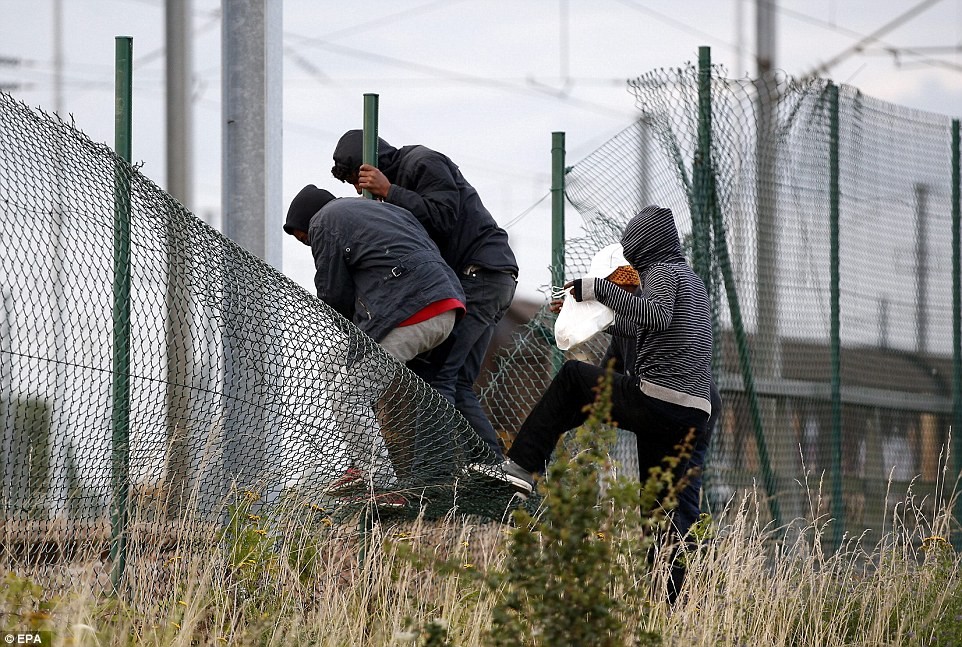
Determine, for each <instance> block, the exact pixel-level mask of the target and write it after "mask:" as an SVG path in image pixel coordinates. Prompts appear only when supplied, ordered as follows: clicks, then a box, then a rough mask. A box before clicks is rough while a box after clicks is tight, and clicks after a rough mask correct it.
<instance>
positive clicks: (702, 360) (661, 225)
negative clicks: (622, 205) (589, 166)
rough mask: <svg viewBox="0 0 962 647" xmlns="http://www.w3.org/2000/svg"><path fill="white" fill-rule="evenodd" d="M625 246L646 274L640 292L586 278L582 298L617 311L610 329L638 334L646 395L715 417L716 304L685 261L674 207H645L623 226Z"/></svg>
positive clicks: (637, 372) (638, 362) (634, 264)
mask: <svg viewBox="0 0 962 647" xmlns="http://www.w3.org/2000/svg"><path fill="white" fill-rule="evenodd" d="M621 246H622V248H623V250H624V255H625V259H627V261H628V262H629V263H631V265H632V267H634V268H635V270H636V271H637V272H638V276H639V277H640V278H641V291H640V294H639V293H636V294H629V293H627V292H625V291H624V290H623V289H621V288H620V287H618V286H617V285H615V284H614V283H612V282H611V281H607V280H605V279H603V278H597V277H596V278H594V280H587V279H586V280H584V281H583V282H582V286H581V297H582V300H588V299H595V300H597V301H600V302H601V303H603V304H605V305H606V306H608V307H609V308H611V309H612V310H614V311H615V321H614V323H613V324H612V326H611V328H609V332H611V333H612V334H614V335H620V336H624V337H627V336H634V337H635V338H636V343H637V348H638V352H637V354H636V356H635V366H634V374H635V375H637V376H638V377H639V378H640V379H641V390H642V392H644V393H645V394H646V395H648V396H650V397H653V398H657V399H659V400H663V401H665V402H670V403H673V404H677V405H681V406H684V407H691V408H694V409H700V410H702V411H704V412H706V413H709V414H710V413H711V399H710V398H711V395H710V389H711V379H712V377H711V356H712V323H711V306H710V303H709V300H708V293H707V291H706V290H705V285H704V283H703V282H702V280H701V279H700V278H699V277H698V275H696V274H695V273H694V272H693V271H692V269H691V267H689V265H688V263H687V262H686V261H685V256H684V254H683V253H682V251H681V244H680V242H679V240H678V230H677V229H676V228H675V220H674V217H673V216H672V213H671V210H670V209H666V208H663V207H658V206H654V205H653V206H649V207H645V208H644V209H642V210H641V212H640V213H639V214H638V215H637V216H635V217H634V218H632V219H631V221H630V222H629V223H628V225H627V226H626V227H625V231H624V234H623V235H622V237H621Z"/></svg>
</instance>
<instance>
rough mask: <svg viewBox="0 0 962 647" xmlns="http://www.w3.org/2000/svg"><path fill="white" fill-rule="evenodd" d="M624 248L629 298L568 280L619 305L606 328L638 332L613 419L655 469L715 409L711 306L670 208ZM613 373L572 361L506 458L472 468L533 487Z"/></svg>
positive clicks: (643, 465) (577, 293) (590, 281)
mask: <svg viewBox="0 0 962 647" xmlns="http://www.w3.org/2000/svg"><path fill="white" fill-rule="evenodd" d="M621 245H622V248H623V251H624V255H625V259H627V260H628V262H629V263H631V266H632V267H633V268H634V269H635V270H636V271H637V272H638V276H639V278H640V280H641V291H640V293H636V294H630V293H628V292H626V291H625V290H623V289H622V288H620V287H618V286H617V285H615V284H614V283H612V282H611V281H608V280H606V279H603V278H586V279H577V280H575V281H572V282H571V283H570V284H569V285H570V287H571V289H572V290H573V294H574V297H575V299H576V300H578V301H584V300H597V301H600V302H601V303H604V304H605V305H607V306H608V307H609V308H611V309H612V310H614V311H615V321H614V323H613V324H612V326H611V327H610V328H609V330H608V332H610V333H612V334H613V335H619V336H633V337H634V338H635V344H636V350H635V354H634V366H633V367H631V371H630V373H615V374H614V376H613V384H612V396H611V400H612V401H611V405H612V406H611V417H612V420H613V421H614V422H615V423H617V425H618V427H619V428H621V429H625V430H628V431H631V432H633V433H635V434H637V435H638V436H639V442H638V447H639V456H638V463H639V470H640V472H641V474H642V475H646V474H647V473H648V468H649V467H651V466H656V465H658V464H660V462H661V460H662V459H663V458H664V457H666V456H670V455H672V454H674V453H675V447H676V446H677V445H679V444H680V443H682V441H683V440H684V439H685V438H686V436H687V435H688V433H689V432H690V431H692V430H694V434H695V437H694V443H695V445H696V446H697V445H699V441H700V440H701V439H702V438H703V437H704V435H705V434H706V433H707V423H708V418H709V415H710V414H711V412H712V405H711V400H712V394H711V390H712V374H711V358H712V322H711V307H710V302H709V299H708V293H707V291H706V290H705V285H704V283H703V282H702V280H701V279H700V278H699V277H698V276H697V275H696V274H695V273H694V272H693V271H692V269H691V267H689V265H688V263H687V262H686V260H685V257H684V254H683V253H682V250H681V244H680V241H679V239H678V231H677V229H676V227H675V222H674V218H673V216H672V213H671V210H670V209H665V208H662V207H658V206H649V207H645V208H644V209H642V210H641V212H640V213H639V214H638V215H636V216H635V217H634V218H632V219H631V221H630V222H629V223H628V225H627V226H626V227H625V231H624V233H623V235H622V238H621ZM605 370H606V369H605V368H604V367H601V366H596V365H594V364H588V363H586V362H580V361H574V360H572V361H568V362H566V363H565V364H564V365H563V366H562V368H561V370H560V371H559V372H558V374H557V375H556V376H555V378H554V379H553V380H552V382H551V384H550V385H549V386H548V389H547V390H546V391H545V393H544V395H543V396H542V397H541V400H540V401H539V402H538V404H537V405H535V407H534V409H533V410H532V411H531V413H530V414H529V415H528V417H527V419H526V420H525V421H524V423H523V424H522V425H521V429H520V430H519V432H518V436H517V438H515V441H514V443H513V444H512V445H511V449H510V450H509V451H508V456H509V458H508V460H505V461H504V462H503V463H501V464H500V465H472V466H471V467H470V469H472V470H474V471H477V472H480V473H482V474H485V475H487V476H489V477H492V478H496V479H498V480H501V481H504V482H506V483H508V484H510V485H511V486H512V487H514V488H515V489H516V490H517V491H518V492H520V493H522V494H528V493H530V492H531V491H532V489H533V478H532V474H533V473H535V472H544V471H545V468H546V466H547V463H548V461H549V460H550V458H551V454H552V453H553V452H554V448H555V445H556V444H557V442H558V440H559V438H561V436H562V434H564V433H565V432H566V431H569V430H571V429H574V428H576V427H578V426H579V425H581V424H582V423H583V422H584V421H585V420H586V418H587V414H586V413H585V410H584V407H585V405H586V404H589V403H591V402H593V401H594V398H595V393H594V388H595V386H597V384H598V381H599V379H601V377H602V376H603V375H604V373H605ZM642 450H644V451H642ZM679 476H681V475H679Z"/></svg>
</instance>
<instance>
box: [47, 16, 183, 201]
mask: <svg viewBox="0 0 962 647" xmlns="http://www.w3.org/2000/svg"><path fill="white" fill-rule="evenodd" d="M58 1H59V0H58ZM191 4H192V3H191V0H166V2H165V3H164V13H165V18H166V34H165V35H166V46H165V52H166V61H167V69H166V80H167V193H169V194H170V195H172V196H174V197H175V198H177V200H178V201H179V202H180V203H181V204H182V205H184V206H185V207H187V208H188V209H189V208H190V207H191V203H192V201H193V195H192V188H193V187H192V179H193V164H192V159H191V157H192V156H191V152H192V150H191V137H192V135H193V123H192V122H193V120H192V119H191V110H190V80H191V70H192V65H191V52H192V43H191V28H190V10H191Z"/></svg>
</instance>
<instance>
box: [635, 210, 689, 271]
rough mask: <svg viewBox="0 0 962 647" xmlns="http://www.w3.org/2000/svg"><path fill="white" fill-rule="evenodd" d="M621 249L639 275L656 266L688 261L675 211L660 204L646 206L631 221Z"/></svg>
mask: <svg viewBox="0 0 962 647" xmlns="http://www.w3.org/2000/svg"><path fill="white" fill-rule="evenodd" d="M621 247H622V249H623V250H624V254H625V258H626V259H627V260H628V262H629V263H631V265H632V267H634V268H635V269H636V270H638V271H639V272H644V271H645V270H646V269H648V268H649V267H650V266H651V265H652V264H654V263H674V262H682V263H683V262H684V261H685V255H684V254H683V253H682V251H681V242H680V241H679V240H678V229H677V228H676V227H675V218H674V216H672V214H671V209H666V208H665V207H659V206H658V205H651V206H648V207H645V208H644V209H642V210H641V211H640V212H639V213H638V215H637V216H635V217H634V218H632V219H631V220H630V221H629V222H628V225H627V226H626V227H625V232H624V234H622V236H621Z"/></svg>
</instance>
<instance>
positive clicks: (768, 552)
mask: <svg viewBox="0 0 962 647" xmlns="http://www.w3.org/2000/svg"><path fill="white" fill-rule="evenodd" d="M917 503H918V502H915V501H914V500H913V499H912V496H911V493H910V494H909V495H908V496H906V497H905V498H904V500H903V501H900V502H898V503H897V504H894V505H892V506H891V510H890V513H889V520H890V525H889V526H888V528H887V529H886V531H885V532H884V534H883V535H882V536H881V538H880V539H878V540H877V541H875V542H874V543H872V544H871V545H866V544H867V541H868V539H867V537H855V538H849V539H848V540H847V541H846V543H845V544H844V545H843V546H842V548H841V549H840V550H838V551H827V550H825V549H824V548H823V547H824V546H825V545H827V540H826V537H827V536H828V534H827V530H828V529H829V528H830V524H829V522H828V521H827V520H826V519H824V518H822V517H820V516H818V510H819V507H820V506H819V505H817V504H813V515H812V516H813V519H810V520H808V521H806V522H801V521H799V522H796V523H795V524H793V525H792V526H791V528H777V529H776V528H770V527H766V526H764V525H763V524H762V522H761V521H760V519H761V516H760V512H759V509H760V508H763V507H764V506H760V505H759V503H758V502H757V501H756V499H755V498H754V496H753V494H752V493H747V494H745V495H744V496H743V498H741V499H740V500H738V501H737V502H735V503H733V504H732V505H731V506H729V508H728V509H727V510H725V511H723V512H721V513H720V514H719V515H718V516H717V518H716V519H715V522H714V529H715V536H714V537H713V538H711V539H708V540H706V541H703V542H702V543H701V544H700V545H699V546H698V547H697V548H696V549H695V550H693V551H691V552H689V553H688V554H687V556H686V557H687V559H688V564H689V575H688V578H687V580H686V587H685V590H684V593H683V595H682V597H681V599H680V600H679V601H678V602H677V603H676V604H675V605H674V606H673V607H669V606H668V605H667V604H666V603H664V602H663V601H662V600H663V598H662V596H661V593H660V592H659V591H658V590H657V588H658V587H657V586H656V587H654V590H653V591H652V592H651V593H650V595H649V597H648V603H647V604H645V605H642V607H641V608H639V609H638V614H637V617H636V618H633V619H632V620H633V622H634V623H635V624H637V625H638V626H639V627H641V628H642V629H645V630H647V631H649V632H652V634H653V635H659V636H661V637H662V644H665V645H751V646H754V645H774V646H782V645H785V646H790V645H791V646H795V645H797V646H806V647H807V646H811V645H820V646H825V647H831V646H838V647H842V646H846V647H848V646H853V645H862V646H869V645H872V646H881V645H919V646H922V645H956V644H962V638H960V637H962V569H960V561H959V556H958V555H957V554H956V553H955V552H954V551H953V550H952V547H951V545H950V544H949V543H948V542H947V541H946V540H945V539H943V537H947V536H948V530H949V524H950V523H952V519H951V516H950V515H949V510H950V508H949V506H948V505H945V506H943V507H942V511H941V512H940V513H939V514H938V516H937V517H936V518H934V519H926V518H924V517H923V516H922V513H921V512H920V511H921V509H922V506H921V505H920V504H917ZM930 508H931V506H930ZM309 509H310V506H308V505H307V504H304V505H302V506H300V507H297V506H295V507H292V508H288V509H287V510H288V513H287V514H285V515H280V516H277V517H276V518H274V519H273V520H271V521H270V522H268V521H267V520H264V519H261V518H259V517H258V516H257V515H254V514H251V513H250V512H248V511H247V509H246V508H245V507H244V506H243V505H241V506H239V507H238V508H236V509H235V510H234V512H235V513H236V514H235V520H236V522H237V523H236V524H235V525H234V526H233V531H232V532H229V533H228V534H227V535H223V534H215V533H213V532H210V531H208V534H207V535H206V537H204V541H196V540H195V541H192V542H191V543H190V544H189V545H188V544H186V543H184V542H181V543H176V542H175V543H171V544H168V545H167V546H163V547H159V546H158V545H157V544H156V543H153V544H146V543H145V544H143V545H142V548H143V550H141V549H138V545H134V546H132V553H131V558H130V565H129V568H128V571H127V575H126V580H125V587H124V590H123V592H122V593H121V594H120V595H108V594H106V593H104V592H103V591H104V590H105V584H106V582H107V581H108V580H107V577H106V576H107V572H108V570H107V566H106V564H105V562H104V561H102V559H101V556H100V555H99V554H96V555H95V554H93V553H88V554H83V553H82V552H81V553H78V554H76V555H73V556H72V558H71V559H70V560H68V561H67V562H63V561H60V562H57V561H55V560H54V561H53V562H52V563H39V562H33V563H32V564H31V563H28V562H25V561H24V560H22V559H15V556H14V555H13V554H11V553H10V552H9V551H8V552H7V553H6V554H5V555H4V556H3V558H2V559H3V561H4V562H6V563H5V564H2V566H3V568H4V570H14V571H15V572H16V573H17V575H15V576H14V575H12V574H11V575H8V576H7V580H6V582H5V584H6V586H5V587H3V585H2V584H0V612H2V614H3V617H2V620H0V629H5V630H26V629H49V630H52V631H53V632H54V635H55V637H56V639H57V640H58V641H60V642H59V643H58V644H65V645H66V644H70V645H134V644H136V645H183V646H185V647H186V646H188V645H226V644H230V645H307V644H310V645H329V646H331V647H343V646H344V645H391V644H405V641H407V643H406V644H435V645H440V644H449V645H458V646H462V647H468V646H473V645H484V644H489V642H490V641H489V638H488V637H487V632H488V631H489V629H490V627H491V617H492V612H493V610H494V608H495V607H496V605H497V604H498V603H499V600H500V599H501V595H500V593H501V592H500V591H498V590H493V589H492V588H491V587H489V586H487V585H486V584H485V582H484V581H483V579H484V578H483V575H484V574H485V573H487V572H491V571H494V570H497V569H499V568H502V567H503V566H504V564H505V554H506V552H507V546H506V542H507V541H509V539H508V535H507V534H506V533H505V532H504V528H505V526H502V525H501V524H496V523H478V522H477V520H476V519H475V520H472V519H466V518H458V517H451V518H448V519H445V520H443V521H440V522H428V521H425V520H418V521H414V522H406V523H393V524H387V523H385V524H375V525H374V527H373V530H372V531H371V533H370V535H369V536H368V542H367V544H366V546H367V548H366V550H364V551H362V550H361V548H360V544H359V539H358V537H359V535H358V527H357V525H356V520H354V521H351V522H349V523H335V522H332V521H331V520H330V519H331V518H330V517H327V516H325V515H320V514H305V513H304V512H303V510H308V511H309ZM195 528H196V526H195ZM195 539H196V537H195ZM359 555H363V556H364V560H363V562H362V563H359V559H358V558H359ZM653 568H655V569H656V571H657V572H656V573H655V576H656V577H655V578H654V580H655V581H656V582H657V581H659V578H660V577H663V576H664V574H665V571H666V568H667V566H666V565H665V564H663V563H658V562H656V564H655V566H654V567H653ZM502 581H503V580H502ZM559 603H563V601H559ZM435 619H440V620H442V621H443V623H444V625H445V626H446V628H447V630H446V633H447V642H443V641H440V642H439V639H436V638H432V639H431V640H432V641H433V642H427V640H428V639H426V638H425V635H426V634H424V633H423V632H422V633H421V636H420V638H417V637H416V636H415V634H416V631H417V630H418V629H423V628H424V627H425V625H426V624H427V623H429V622H431V621H432V620H435ZM441 633H444V632H441ZM552 647H554V646H552Z"/></svg>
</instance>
